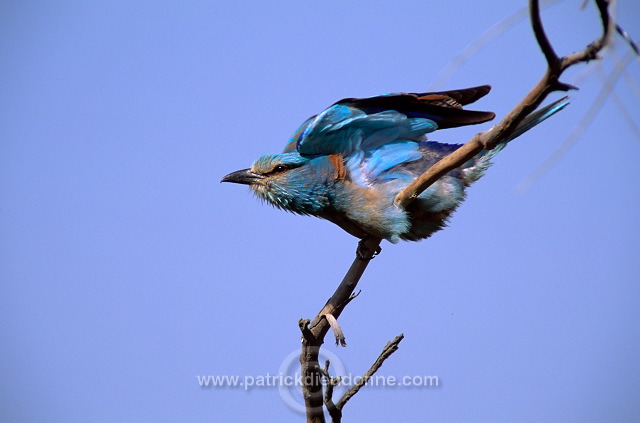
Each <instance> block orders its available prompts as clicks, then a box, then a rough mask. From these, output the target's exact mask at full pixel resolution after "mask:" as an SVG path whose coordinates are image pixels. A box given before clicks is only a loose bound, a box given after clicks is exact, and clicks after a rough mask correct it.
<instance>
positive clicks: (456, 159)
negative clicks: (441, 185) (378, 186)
mask: <svg viewBox="0 0 640 423" xmlns="http://www.w3.org/2000/svg"><path fill="white" fill-rule="evenodd" d="M595 1H596V4H597V5H598V10H599V11H600V19H601V21H602V27H603V32H602V35H601V37H600V38H599V39H598V40H596V41H594V42H593V43H591V44H589V45H588V46H587V47H585V48H584V50H582V51H579V52H577V53H573V54H571V55H569V56H566V57H563V58H560V59H559V58H557V57H556V54H555V51H554V50H553V48H552V47H551V45H550V43H549V40H548V39H547V36H546V34H545V32H544V29H543V27H542V22H541V20H540V9H539V6H538V1H537V0H530V13H531V23H532V25H533V27H534V32H535V34H536V39H537V40H538V43H539V44H540V49H541V50H542V51H543V53H544V55H545V58H546V59H547V63H548V64H549V67H548V69H547V71H546V72H545V74H544V75H543V77H542V79H541V80H540V81H539V82H538V83H537V84H536V85H535V86H534V87H533V89H532V90H531V91H529V93H528V94H527V95H526V96H525V98H524V99H523V100H522V101H521V102H520V103H519V104H518V105H517V106H516V107H515V108H513V109H512V110H511V111H510V112H509V113H508V114H507V116H505V117H504V119H503V120H502V121H501V122H500V123H498V124H497V125H495V126H493V127H491V128H490V129H489V130H488V131H485V132H481V133H479V134H476V135H475V136H473V138H471V140H470V141H469V142H467V143H466V144H464V145H463V146H462V147H460V148H459V149H457V150H456V151H454V152H453V153H451V154H449V155H448V156H446V157H444V158H443V159H442V160H440V161H439V162H437V163H436V164H435V165H433V166H432V167H430V168H429V169H427V171H426V172H424V173H423V174H422V175H420V177H418V178H417V179H416V180H415V181H413V183H411V184H409V185H408V186H407V187H406V188H404V189H403V190H402V191H400V193H398V195H397V196H396V198H395V200H394V201H395V203H396V204H397V205H398V206H400V207H406V206H407V205H408V204H409V203H410V202H411V201H413V200H414V199H415V198H417V197H418V196H419V195H420V194H421V193H422V192H423V191H424V190H425V189H427V188H429V187H430V186H431V185H432V184H433V183H434V182H435V181H437V180H438V179H439V178H440V177H442V176H444V175H445V174H446V173H447V172H449V171H451V170H453V169H455V168H457V167H459V166H462V165H463V164H464V163H465V162H466V161H467V160H469V159H471V158H472V157H474V156H475V155H476V154H478V153H479V152H481V151H482V150H485V149H486V150H491V149H492V148H494V147H495V146H496V145H498V144H499V143H500V142H502V141H504V140H505V139H507V137H508V136H509V135H510V134H511V133H513V131H514V130H515V129H516V127H517V126H518V124H519V123H520V122H521V121H522V120H523V119H524V118H525V117H526V116H527V115H528V114H529V113H531V112H533V111H534V110H535V109H536V108H538V106H539V105H540V104H541V103H542V102H543V101H544V100H545V98H546V97H547V95H548V94H549V93H551V92H553V91H567V90H569V89H572V88H573V87H572V86H570V85H569V84H565V83H562V82H560V80H559V79H560V76H561V74H562V72H563V71H564V70H566V69H567V68H568V67H570V66H572V65H574V64H576V63H579V62H585V61H588V60H591V59H593V58H595V57H596V56H597V54H598V52H599V51H600V50H602V48H604V46H605V43H606V41H607V40H608V38H609V36H610V34H611V30H612V25H611V22H612V21H611V20H610V18H609V13H608V11H607V5H608V3H607V2H606V1H605V0H595Z"/></svg>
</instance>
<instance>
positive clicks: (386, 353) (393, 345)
mask: <svg viewBox="0 0 640 423" xmlns="http://www.w3.org/2000/svg"><path fill="white" fill-rule="evenodd" d="M403 339H404V334H402V333H401V334H400V335H398V336H396V337H395V338H394V339H393V341H391V342H387V345H385V346H384V348H383V349H382V352H381V353H380V355H379V356H378V358H377V359H376V361H375V362H374V363H373V364H372V365H371V368H369V370H367V372H366V373H365V374H364V375H363V376H362V378H361V379H359V380H358V382H357V383H356V384H354V385H353V386H352V387H351V388H349V389H348V390H347V392H345V393H344V395H343V396H342V398H340V400H339V401H338V403H337V404H336V408H338V409H339V410H342V408H344V405H345V404H346V403H347V402H348V401H349V400H350V399H351V398H352V397H353V396H354V395H355V394H357V393H358V391H359V390H360V388H362V387H363V386H364V385H366V383H367V382H368V381H369V379H371V376H373V375H374V374H375V373H376V372H377V371H378V370H379V369H380V367H382V364H383V363H384V362H385V360H386V359H387V358H389V357H391V354H393V353H394V352H396V351H398V345H399V344H400V341H402V340H403Z"/></svg>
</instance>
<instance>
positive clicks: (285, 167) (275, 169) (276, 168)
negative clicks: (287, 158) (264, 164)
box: [271, 165, 289, 173]
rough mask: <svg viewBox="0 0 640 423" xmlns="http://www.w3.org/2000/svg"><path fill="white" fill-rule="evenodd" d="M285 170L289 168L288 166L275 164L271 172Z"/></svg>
mask: <svg viewBox="0 0 640 423" xmlns="http://www.w3.org/2000/svg"><path fill="white" fill-rule="evenodd" d="M285 170H289V168H288V167H287V166H285V165H277V166H276V167H274V168H273V170H272V171H271V172H273V173H279V172H284V171H285Z"/></svg>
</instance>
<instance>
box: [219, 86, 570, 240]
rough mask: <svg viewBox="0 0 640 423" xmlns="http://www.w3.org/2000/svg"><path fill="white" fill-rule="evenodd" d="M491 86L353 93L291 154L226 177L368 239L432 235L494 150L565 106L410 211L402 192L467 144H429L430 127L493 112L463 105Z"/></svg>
mask: <svg viewBox="0 0 640 423" xmlns="http://www.w3.org/2000/svg"><path fill="white" fill-rule="evenodd" d="M490 89H491V87H490V86H488V85H484V86H479V87H473V88H466V89H460V90H452V91H441V92H427V93H401V94H388V95H381V96H376V97H368V98H345V99H343V100H340V101H338V102H336V103H334V104H333V105H331V106H330V107H328V108H327V109H325V110H324V111H323V112H322V113H320V114H318V115H315V116H312V117H310V118H309V119H307V120H306V121H305V122H304V123H303V124H302V125H301V126H300V127H299V128H298V130H297V131H296V132H295V133H294V134H293V136H292V137H291V138H290V139H289V141H288V142H287V144H286V147H285V149H284V152H283V153H280V154H268V155H264V156H262V157H259V158H258V159H257V160H256V161H255V162H253V164H252V165H251V167H250V168H248V169H242V170H238V171H236V172H232V173H230V174H228V175H227V176H225V177H224V178H223V179H222V182H235V183H238V184H245V185H249V187H250V188H251V189H252V190H253V192H254V193H255V194H256V195H257V196H258V197H259V198H261V199H263V200H265V201H266V202H268V203H270V204H272V205H274V206H276V207H278V208H281V209H283V210H286V211H290V212H293V213H297V214H302V215H311V216H317V217H319V218H322V219H326V220H328V221H330V222H333V223H335V224H336V225H338V226H340V227H341V228H342V229H344V230H345V231H347V232H348V233H350V234H351V235H353V236H356V237H358V238H360V239H365V238H367V237H377V238H383V239H386V240H388V241H390V242H392V243H396V242H398V241H399V240H408V241H418V240H421V239H424V238H427V237H429V236H431V235H432V234H433V233H434V232H436V231H438V230H440V229H442V228H443V227H444V226H445V225H446V222H447V219H448V218H449V216H451V214H452V213H453V212H454V211H455V210H456V208H457V207H458V206H459V205H460V203H461V202H462V201H463V200H464V198H465V192H466V188H467V187H468V186H470V185H471V184H472V183H473V182H475V181H477V180H478V179H479V178H480V177H481V176H482V175H483V174H484V172H485V171H486V170H487V168H488V167H489V166H490V165H491V158H492V157H493V156H495V155H496V154H497V153H498V152H499V151H500V150H502V149H503V148H504V147H505V145H506V144H507V143H508V142H509V141H511V140H512V139H514V138H516V137H517V136H519V135H521V134H522V133H524V132H526V131H528V130H529V129H531V128H532V127H534V126H535V125H537V124H538V123H540V122H542V121H543V120H545V119H546V118H548V117H549V116H551V115H553V114H554V113H556V112H558V111H559V110H561V109H562V108H563V107H564V106H566V104H567V101H566V100H564V99H563V100H559V101H557V102H555V103H553V104H551V105H549V106H547V107H544V108H542V109H540V110H538V111H535V112H533V113H531V114H530V115H529V116H528V117H527V118H525V120H524V121H523V122H522V123H521V124H520V125H519V126H518V128H517V129H516V131H515V132H514V133H513V134H512V135H511V137H510V138H509V139H508V140H506V141H504V142H503V143H501V144H499V145H498V146H497V147H496V148H494V149H492V150H485V151H482V152H480V153H478V154H477V155H476V156H475V157H474V158H472V159H470V160H469V161H467V162H466V163H465V164H464V165H462V166H460V167H459V168H457V169H455V170H452V171H450V172H449V173H447V174H446V175H444V176H443V177H441V178H440V179H439V180H438V181H436V182H435V183H434V184H433V185H431V186H430V187H429V188H428V189H427V190H425V191H424V192H423V193H422V194H420V195H419V196H418V197H417V198H416V199H415V200H414V201H413V202H412V203H410V204H409V205H408V206H407V207H406V208H402V207H400V206H398V205H397V204H396V203H395V202H394V198H395V196H396V195H397V194H398V193H399V192H400V191H401V190H402V189H403V188H404V187H406V186H407V185H409V184H410V183H411V182H412V181H413V180H415V179H416V178H417V177H418V176H419V175H420V174H422V173H423V172H424V171H425V170H427V169H428V168H429V167H431V166H433V164H434V163H436V162H437V161H438V160H440V159H441V158H443V157H444V156H446V155H448V154H450V153H451V152H453V151H454V150H456V149H457V148H459V147H460V144H445V143H440V142H437V141H428V140H427V134H429V133H431V132H434V131H436V130H440V129H447V128H455V127H458V126H463V125H474V124H478V123H483V122H486V121H489V120H491V119H493V118H494V116H495V114H494V113H492V112H486V111H473V110H465V109H463V107H462V106H464V105H467V104H470V103H473V102H475V101H476V100H478V99H479V98H481V97H483V96H484V95H486V94H487V93H488V92H489V90H490Z"/></svg>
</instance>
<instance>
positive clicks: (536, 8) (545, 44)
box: [529, 0, 559, 69]
mask: <svg viewBox="0 0 640 423" xmlns="http://www.w3.org/2000/svg"><path fill="white" fill-rule="evenodd" d="M529 14H530V17H531V28H532V29H533V33H534V34H535V36H536V41H538V45H539V46H540V49H541V50H542V54H544V58H545V59H547V65H548V66H549V68H550V69H555V68H556V67H557V66H558V64H559V59H558V55H557V54H556V51H555V50H554V49H553V46H552V45H551V43H550V42H549V38H547V34H546V32H545V31H544V27H543V25H542V19H541V18H540V5H539V4H538V1H537V0H530V1H529Z"/></svg>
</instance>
